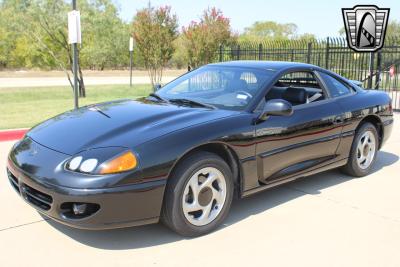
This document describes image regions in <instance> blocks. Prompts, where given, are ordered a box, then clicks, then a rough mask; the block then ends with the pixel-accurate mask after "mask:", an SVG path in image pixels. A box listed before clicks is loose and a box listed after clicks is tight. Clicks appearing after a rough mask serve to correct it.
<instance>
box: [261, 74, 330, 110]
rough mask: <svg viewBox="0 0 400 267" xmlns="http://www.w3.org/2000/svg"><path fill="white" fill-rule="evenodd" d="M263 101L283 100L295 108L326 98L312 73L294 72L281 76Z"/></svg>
mask: <svg viewBox="0 0 400 267" xmlns="http://www.w3.org/2000/svg"><path fill="white" fill-rule="evenodd" d="M265 99H266V101H268V100H271V99H284V100H286V101H288V102H290V103H291V104H292V105H293V106H296V105H303V104H308V103H311V102H316V101H320V100H323V99H326V96H325V93H324V90H323V89H322V87H321V85H320V83H319V81H318V80H317V79H316V77H315V75H314V73H312V72H310V71H294V72H290V73H286V74H284V75H282V76H281V77H280V78H279V80H278V81H277V82H276V83H275V85H274V86H273V87H272V88H271V89H270V91H269V92H268V93H267V95H266V97H265Z"/></svg>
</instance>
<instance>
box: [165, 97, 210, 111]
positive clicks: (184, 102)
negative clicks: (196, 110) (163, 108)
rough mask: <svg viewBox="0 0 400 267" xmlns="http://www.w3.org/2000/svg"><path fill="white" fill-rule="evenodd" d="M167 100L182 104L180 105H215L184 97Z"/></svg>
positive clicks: (204, 106) (206, 106)
mask: <svg viewBox="0 0 400 267" xmlns="http://www.w3.org/2000/svg"><path fill="white" fill-rule="evenodd" d="M169 102H171V103H176V104H182V105H189V106H198V107H203V108H210V109H215V107H214V106H213V105H210V104H205V103H201V102H197V101H194V100H191V99H186V98H172V99H170V100H169Z"/></svg>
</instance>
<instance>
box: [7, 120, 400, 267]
mask: <svg viewBox="0 0 400 267" xmlns="http://www.w3.org/2000/svg"><path fill="white" fill-rule="evenodd" d="M399 121H400V116H399V115H396V124H395V129H394V131H393V134H392V137H391V139H390V140H389V142H388V143H387V144H386V145H385V146H384V147H383V149H382V151H380V152H379V154H378V160H377V162H376V165H375V167H374V171H373V173H372V174H371V175H369V176H367V177H363V178H352V177H348V176H345V175H343V174H341V173H340V172H339V171H336V170H333V171H328V172H325V173H322V174H318V175H314V176H312V177H308V178H305V179H302V180H299V181H296V182H293V183H290V184H288V185H284V186H281V187H279V188H276V189H272V190H269V191H265V192H262V193H259V194H257V195H254V196H251V197H249V198H247V199H243V200H239V201H236V202H235V203H234V204H233V207H232V210H231V212H230V215H229V217H228V219H227V221H226V223H225V225H224V226H223V227H221V228H220V229H219V230H217V231H216V232H214V233H212V234H209V235H207V236H203V237H200V238H195V239H184V238H181V237H180V236H178V235H176V234H174V233H172V232H170V231H169V230H168V229H166V228H165V227H163V226H162V225H149V226H143V227H137V228H130V229H120V230H110V231H84V230H76V229H72V228H69V227H66V226H63V225H60V224H58V223H56V222H53V221H50V220H47V219H44V218H42V217H41V216H40V215H39V214H38V213H37V212H36V211H34V209H33V208H31V207H30V206H28V205H27V204H26V203H24V201H23V200H22V199H21V198H20V197H19V196H18V195H17V194H16V192H15V191H14V190H13V189H12V188H11V186H10V185H9V183H8V180H7V178H6V173H5V162H6V155H7V152H8V151H9V149H10V148H11V146H12V142H4V143H0V170H1V172H0V173H1V175H0V203H1V205H0V214H1V216H0V266H92V265H93V266H123V265H124V266H125V265H129V266H246V265H247V266H267V265H268V266H291V267H292V266H307V267H309V266H318V267H321V266H324V267H327V266H362V267H366V266H374V267H376V266H396V267H397V266H400V193H399V191H400V176H399V173H400V162H399V155H400V122H399ZM141 204H143V203H141ZM130 205H135V203H131V204H130ZM127 208H129V206H128V204H127Z"/></svg>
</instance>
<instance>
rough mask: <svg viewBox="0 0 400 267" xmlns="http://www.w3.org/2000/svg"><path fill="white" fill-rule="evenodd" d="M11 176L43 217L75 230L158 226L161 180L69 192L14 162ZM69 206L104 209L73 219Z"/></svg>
mask: <svg viewBox="0 0 400 267" xmlns="http://www.w3.org/2000/svg"><path fill="white" fill-rule="evenodd" d="M7 174H8V179H9V180H10V183H11V185H12V186H13V188H14V189H15V190H16V191H17V192H18V193H19V194H20V196H21V197H22V198H23V199H24V200H25V201H26V202H27V203H29V204H30V205H31V206H33V207H34V208H35V209H36V210H38V211H39V212H40V213H41V214H43V215H45V216H46V217H49V218H51V219H54V220H56V221H58V222H61V223H63V224H66V225H69V226H71V227H76V228H81V229H93V230H96V229H113V228H123V227H130V226H136V225H143V224H149V223H156V222H158V219H159V214H160V211H161V204H162V198H163V193H164V187H165V180H158V181H150V182H143V183H138V184H132V185H124V186H118V187H112V188H101V189H78V188H69V187H64V186H59V185H53V184H49V183H43V182H42V181H40V179H37V178H35V177H33V176H32V175H31V174H28V173H26V172H25V171H23V170H22V169H20V168H19V167H18V166H16V164H15V163H14V162H13V161H12V160H11V159H10V158H9V159H8V164H7ZM65 203H92V204H98V205H99V206H100V208H99V209H98V210H97V211H96V212H95V213H93V214H91V215H89V216H87V217H83V218H70V217H68V216H67V215H66V214H67V213H66V210H65ZM63 204H64V205H63Z"/></svg>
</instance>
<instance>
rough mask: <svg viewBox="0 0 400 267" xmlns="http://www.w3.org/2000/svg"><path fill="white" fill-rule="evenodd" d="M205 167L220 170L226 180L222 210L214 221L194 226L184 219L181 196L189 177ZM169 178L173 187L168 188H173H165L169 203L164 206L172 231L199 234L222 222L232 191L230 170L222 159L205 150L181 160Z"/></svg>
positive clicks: (228, 207)
mask: <svg viewBox="0 0 400 267" xmlns="http://www.w3.org/2000/svg"><path fill="white" fill-rule="evenodd" d="M205 167H213V168H216V169H218V170H219V171H221V172H222V174H223V175H224V177H225V182H226V198H225V203H224V205H223V207H222V210H221V211H220V213H219V214H218V216H217V217H216V218H215V219H214V221H212V222H210V223H209V224H207V225H204V226H195V225H193V224H191V223H190V222H189V221H188V220H187V219H186V217H185V215H184V213H183V208H182V198H183V194H184V190H185V187H186V185H187V183H188V182H189V180H190V178H191V177H192V176H193V175H194V174H195V173H196V172H197V171H198V170H200V169H202V168H205ZM171 179H172V180H171V183H170V184H169V185H168V186H170V187H171V186H172V187H173V188H169V189H173V190H167V194H170V195H168V196H166V201H167V202H169V203H166V204H167V205H165V208H167V209H169V210H168V211H167V212H169V213H170V216H171V218H169V220H170V222H169V223H168V224H169V226H170V227H171V228H173V230H174V231H176V232H178V233H179V234H182V235H185V236H199V235H203V234H206V233H209V232H211V231H212V230H214V229H215V228H216V227H218V226H219V225H220V224H221V223H222V221H223V220H224V219H225V217H226V216H227V214H228V213H229V209H230V206H231V203H232V198H233V191H234V190H233V179H232V172H231V170H230V168H229V166H228V164H227V163H226V162H225V161H224V160H223V159H221V158H220V157H219V156H217V155H215V154H212V153H207V152H204V153H198V154H195V155H193V156H190V157H188V158H187V159H185V160H184V161H183V162H181V164H180V165H179V166H178V167H177V169H176V171H174V173H173V175H172V177H171ZM171 193H172V194H171Z"/></svg>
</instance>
